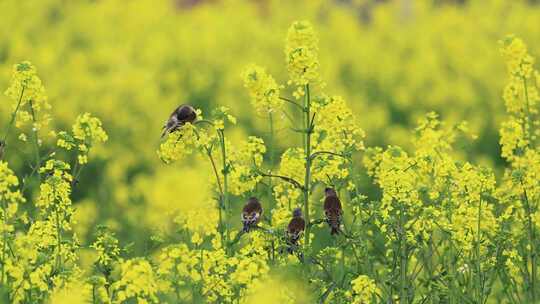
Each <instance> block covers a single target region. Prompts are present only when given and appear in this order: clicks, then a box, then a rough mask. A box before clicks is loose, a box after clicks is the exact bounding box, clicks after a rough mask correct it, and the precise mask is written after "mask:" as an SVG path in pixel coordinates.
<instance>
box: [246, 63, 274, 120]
mask: <svg viewBox="0 0 540 304" xmlns="http://www.w3.org/2000/svg"><path fill="white" fill-rule="evenodd" d="M242 77H243V78H244V87H246V88H247V89H248V90H249V95H250V96H251V104H252V105H253V108H255V111H256V112H257V114H259V115H264V114H269V113H276V112H279V111H280V110H281V109H282V108H283V103H284V101H283V100H281V99H280V96H279V93H280V89H281V86H279V85H278V84H277V83H276V81H275V80H274V78H273V77H272V76H271V75H269V74H268V73H267V72H266V71H265V69H264V68H261V67H259V66H256V65H250V66H248V67H247V68H246V69H245V70H244V72H243V73H242Z"/></svg>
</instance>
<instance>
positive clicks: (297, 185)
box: [255, 167, 304, 191]
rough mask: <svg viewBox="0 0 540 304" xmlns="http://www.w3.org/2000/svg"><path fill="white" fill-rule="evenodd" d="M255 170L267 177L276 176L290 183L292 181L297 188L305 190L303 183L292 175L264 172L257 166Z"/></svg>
mask: <svg viewBox="0 0 540 304" xmlns="http://www.w3.org/2000/svg"><path fill="white" fill-rule="evenodd" d="M255 172H256V173H257V174H259V175H262V176H265V177H275V178H280V179H282V180H284V181H286V182H288V183H291V184H292V185H293V186H295V187H296V188H298V189H300V190H302V191H303V190H304V186H302V184H300V183H299V182H298V181H296V180H295V179H294V178H292V177H288V176H283V175H278V174H270V173H264V172H262V171H261V170H259V169H258V168H256V167H255Z"/></svg>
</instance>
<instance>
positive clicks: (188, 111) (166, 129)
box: [161, 104, 197, 137]
mask: <svg viewBox="0 0 540 304" xmlns="http://www.w3.org/2000/svg"><path fill="white" fill-rule="evenodd" d="M195 119H197V112H195V109H194V108H193V107H192V106H190V105H187V104H186V105H180V106H179V107H178V108H176V109H175V110H174V111H173V112H172V113H171V115H170V116H169V119H168V120H167V122H166V123H165V125H164V126H163V133H162V134H161V137H163V136H165V135H166V134H167V133H172V132H174V131H176V130H178V129H179V128H180V127H182V126H183V125H185V124H186V123H188V122H189V123H193V122H194V121H195Z"/></svg>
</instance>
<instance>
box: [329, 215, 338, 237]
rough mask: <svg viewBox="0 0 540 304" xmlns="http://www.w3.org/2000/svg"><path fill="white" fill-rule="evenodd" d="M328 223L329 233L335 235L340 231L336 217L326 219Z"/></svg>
mask: <svg viewBox="0 0 540 304" xmlns="http://www.w3.org/2000/svg"><path fill="white" fill-rule="evenodd" d="M328 224H329V225H330V229H331V230H330V235H337V234H340V233H341V229H340V228H339V224H340V221H339V219H336V218H331V219H329V221H328Z"/></svg>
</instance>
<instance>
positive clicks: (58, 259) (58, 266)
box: [55, 208, 62, 270]
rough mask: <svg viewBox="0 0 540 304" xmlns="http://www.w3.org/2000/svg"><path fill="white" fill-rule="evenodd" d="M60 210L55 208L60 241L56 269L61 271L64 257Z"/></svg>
mask: <svg viewBox="0 0 540 304" xmlns="http://www.w3.org/2000/svg"><path fill="white" fill-rule="evenodd" d="M58 212H59V210H58V208H55V216H56V238H57V239H58V245H57V246H58V249H57V250H58V252H57V254H56V269H57V270H60V268H61V267H62V256H61V252H60V250H61V248H62V247H61V246H62V239H61V237H62V236H61V232H60V216H59V215H58Z"/></svg>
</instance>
